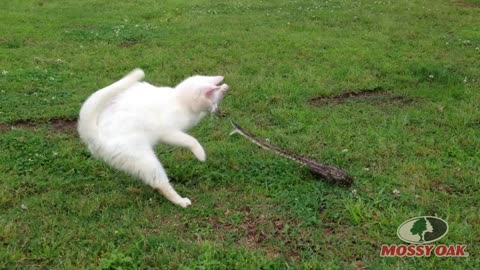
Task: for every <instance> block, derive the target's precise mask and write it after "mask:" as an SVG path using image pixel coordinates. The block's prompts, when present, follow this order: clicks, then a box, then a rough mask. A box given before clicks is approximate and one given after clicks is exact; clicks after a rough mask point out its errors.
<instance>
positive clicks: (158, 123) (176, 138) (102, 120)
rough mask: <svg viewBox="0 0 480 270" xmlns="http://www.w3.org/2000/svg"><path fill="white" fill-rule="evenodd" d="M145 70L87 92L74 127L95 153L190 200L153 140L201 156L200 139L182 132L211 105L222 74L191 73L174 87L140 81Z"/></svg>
mask: <svg viewBox="0 0 480 270" xmlns="http://www.w3.org/2000/svg"><path fill="white" fill-rule="evenodd" d="M144 76H145V74H144V73H143V71H142V70H141V69H135V70H134V71H132V72H131V73H129V74H128V75H127V76H125V77H124V78H122V79H121V80H119V81H118V82H116V83H114V84H112V85H109V86H107V87H105V88H103V89H100V90H98V91H97V92H95V93H94V94H93V95H91V96H90V97H89V98H88V99H87V100H86V101H85V103H84V104H83V106H82V108H81V110H80V118H79V120H78V132H79V134H80V138H81V139H82V140H83V141H84V142H85V143H86V144H87V145H88V148H89V149H90V151H91V152H92V154H93V155H94V156H95V157H97V158H100V159H103V160H104V161H105V162H107V163H108V164H110V165H111V166H113V167H114V168H117V169H119V170H122V171H125V172H127V173H130V174H132V175H134V176H136V177H139V178H141V179H142V180H143V182H145V183H146V184H147V185H150V186H151V187H153V188H154V189H156V190H158V191H159V192H160V193H161V194H163V195H164V196H165V197H166V198H167V199H168V200H170V201H171V202H173V203H174V204H177V205H179V206H181V207H187V206H189V205H190V204H191V201H190V200H189V199H188V198H182V197H180V195H178V194H177V192H176V191H175V190H174V189H173V187H172V186H171V185H170V183H169V180H168V177H167V174H166V173H165V170H164V168H163V167H162V164H161V163H160V161H159V160H158V159H157V157H156V155H155V153H154V150H153V147H154V145H156V144H157V143H166V144H171V145H178V146H183V147H186V148H188V149H190V150H191V151H192V152H193V154H194V155H195V156H196V157H197V158H198V159H199V160H200V161H205V158H206V156H205V151H204V150H203V148H202V146H201V145H200V143H199V142H198V141H197V140H196V139H195V138H194V137H192V136H190V135H188V134H187V133H185V132H186V131H188V130H189V129H191V128H193V127H194V126H195V125H197V124H198V122H199V121H200V120H201V119H202V118H203V117H204V116H205V115H206V114H207V113H208V112H214V111H215V110H216V108H217V106H218V104H219V102H220V101H221V100H222V98H223V96H224V94H225V92H226V91H227V90H228V85H226V84H222V85H221V86H218V84H220V83H221V82H222V81H223V77H222V76H211V77H210V76H193V77H190V78H188V79H186V80H184V81H183V82H181V83H180V84H178V85H177V86H176V87H175V88H170V87H156V86H153V85H151V84H148V83H146V82H141V80H143V78H144Z"/></svg>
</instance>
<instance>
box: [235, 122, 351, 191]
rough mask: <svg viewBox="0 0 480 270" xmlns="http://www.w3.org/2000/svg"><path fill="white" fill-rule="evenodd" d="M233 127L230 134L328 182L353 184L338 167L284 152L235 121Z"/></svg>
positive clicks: (345, 184)
mask: <svg viewBox="0 0 480 270" xmlns="http://www.w3.org/2000/svg"><path fill="white" fill-rule="evenodd" d="M232 125H233V127H234V128H235V129H234V130H233V131H232V132H231V133H230V135H233V134H235V133H238V134H240V135H242V136H243V137H245V138H246V139H248V140H249V141H251V142H253V143H254V144H256V145H258V146H259V147H261V148H263V149H265V150H268V151H272V152H274V153H277V154H279V155H280V156H282V157H286V158H288V159H291V160H293V161H295V162H297V163H300V164H302V165H304V166H306V167H307V168H308V169H309V170H310V171H311V172H312V173H313V174H314V175H316V176H319V177H320V178H322V179H324V180H326V181H327V182H330V183H334V184H339V185H344V186H350V185H351V184H352V183H353V178H352V177H350V176H349V175H348V174H346V173H345V172H344V171H342V170H340V169H338V168H337V167H334V166H330V165H325V164H322V163H319V162H317V161H315V160H311V159H308V158H306V157H303V156H300V155H298V154H295V153H292V152H289V151H287V150H284V149H282V148H280V147H278V146H275V145H272V144H270V143H268V142H267V141H265V140H264V139H262V138H259V137H256V136H255V135H253V134H252V133H250V132H248V131H246V130H245V129H243V128H242V127H240V126H239V125H238V124H236V123H235V122H233V121H232Z"/></svg>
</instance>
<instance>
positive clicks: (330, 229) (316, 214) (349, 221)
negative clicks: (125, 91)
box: [0, 0, 480, 269]
mask: <svg viewBox="0 0 480 270" xmlns="http://www.w3.org/2000/svg"><path fill="white" fill-rule="evenodd" d="M7 2H8V3H7ZM7 2H6V3H3V4H2V7H1V8H0V269H92V268H94V269H95V268H99V269H120V268H121V269H135V268H142V269H143V268H145V269H146V268H151V269H156V268H161V269H285V268H292V269H363V268H368V269H474V268H476V267H478V266H479V265H480V257H479V252H480V248H479V244H480V214H479V213H480V209H479V205H480V195H479V194H480V193H479V192H480V176H479V175H480V169H479V164H480V154H479V151H480V110H479V104H480V92H479V89H480V77H479V74H480V27H479V26H480V16H479V14H480V1H478V0H399V1H390V0H385V1H383V0H382V1H373V0H372V1H367V0H362V1H355V0H331V1H327V0H326V1H313V0H292V1H258V0H242V1H240V0H235V1H208V0H193V1H178V0H168V1H154V0H138V1H113V0H108V1H93V0H89V1H72V0H68V1H44V0H21V1H20V0H19V1H7ZM135 67H141V68H143V69H144V70H145V72H146V80H147V81H149V82H151V83H154V84H157V85H175V84H176V83H178V82H179V81H180V80H182V79H183V78H185V77H188V76H190V75H192V74H208V75H217V74H219V75H224V76H225V82H226V83H228V84H229V85H230V86H231V90H230V91H229V93H228V95H227V97H226V98H225V100H224V102H223V104H222V106H221V111H222V113H221V114H218V115H212V116H211V117H206V118H205V119H204V120H203V122H202V123H201V124H200V125H199V126H198V127H197V128H196V129H195V130H193V131H192V134H193V135H194V136H195V137H196V138H198V140H199V141H200V142H201V143H202V145H203V146H204V148H205V150H206V152H207V162H206V163H200V162H198V161H197V160H196V158H195V157H194V156H193V154H192V153H190V152H189V151H187V150H185V149H179V148H174V147H170V146H163V145H160V146H159V147H158V148H157V154H158V156H159V157H160V160H161V161H162V162H163V164H164V166H165V168H166V170H167V172H168V174H169V176H170V178H171V181H172V182H173V184H174V186H175V188H176V189H177V191H178V192H179V193H180V194H182V195H183V196H186V197H188V198H190V199H192V203H193V205H192V206H191V207H190V208H187V209H181V208H179V207H177V206H175V205H173V204H171V203H169V202H167V201H166V200H165V199H164V198H163V197H161V196H159V195H158V194H156V193H155V192H154V191H153V190H151V189H150V188H148V187H146V186H144V185H143V184H142V183H141V182H140V181H138V180H136V179H133V178H132V177H129V176H128V175H126V174H123V173H120V172H117V171H115V170H112V169H110V168H109V167H108V166H107V165H105V164H104V163H103V162H101V161H98V160H94V159H93V158H92V157H91V156H90V154H89V152H88V150H87V148H86V147H85V146H84V145H83V144H82V143H81V142H80V141H79V138H78V136H77V134H76V131H75V126H74V125H75V121H74V119H75V117H76V116H77V114H78V111H79V109H80V106H81V104H82V102H83V101H84V100H85V99H86V98H87V97H88V96H89V95H90V94H91V93H92V92H94V91H95V90H97V89H99V88H101V87H104V86H105V85H108V84H110V83H112V82H114V81H115V80H118V79H119V78H120V77H122V76H123V75H124V74H126V73H127V72H128V71H130V70H132V69H133V68H135ZM369 89H376V90H377V92H371V91H365V93H364V94H345V93H348V92H351V91H353V92H359V91H362V90H369ZM336 95H337V97H336V98H335V96H336ZM48 119H53V120H48ZM72 119H73V120H72ZM231 119H233V120H235V121H236V122H238V123H239V124H240V125H242V126H243V127H244V128H245V129H247V130H249V131H251V132H252V133H254V134H256V135H258V136H260V137H263V138H268V139H269V140H270V142H271V143H273V144H276V145H279V146H282V147H285V148H287V149H289V150H291V151H294V152H298V153H301V154H303V155H305V156H308V157H311V158H313V159H316V160H319V161H322V162H325V163H327V164H332V165H336V166H338V167H340V168H342V169H344V170H345V171H347V172H348V173H349V174H350V175H351V176H353V177H354V179H355V183H354V185H353V186H352V187H350V188H345V187H340V186H335V185H331V184H327V183H324V182H322V181H319V180H318V179H315V178H313V177H312V176H311V175H310V174H309V173H308V171H306V170H305V169H302V168H300V167H298V166H297V165H296V164H294V163H292V162H291V161H289V160H286V159H284V158H282V157H280V156H277V155H275V154H273V153H270V152H266V151H264V150H261V149H259V148H258V147H256V146H255V145H253V144H252V143H250V142H248V141H247V140H245V139H244V138H242V137H240V136H238V135H237V136H231V137H229V136H228V133H229V132H230V131H231V129H232V128H231V125H230V120H231ZM420 215H431V216H438V217H440V218H442V219H444V220H446V221H447V222H448V224H449V226H450V227H449V232H448V234H447V235H446V236H445V237H444V238H442V239H441V240H440V241H438V242H435V243H434V244H445V245H450V244H465V245H467V248H466V251H467V252H468V253H469V254H470V256H469V257H467V258H440V257H436V256H431V257H428V258H426V257H423V258H407V257H403V258H399V257H397V258H382V257H380V247H381V245H382V244H388V245H391V244H404V242H402V241H401V240H400V239H399V238H398V237H397V235H396V231H397V228H398V226H399V225H400V224H401V223H402V222H404V221H405V220H407V219H409V218H412V217H415V216H420Z"/></svg>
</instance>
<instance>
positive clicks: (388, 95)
mask: <svg viewBox="0 0 480 270" xmlns="http://www.w3.org/2000/svg"><path fill="white" fill-rule="evenodd" d="M349 100H355V101H362V102H367V103H372V104H375V105H384V104H397V105H406V104H410V103H413V102H415V101H416V100H415V99H414V98H411V97H405V96H400V95H396V94H393V93H392V92H390V91H388V90H385V89H383V88H382V87H375V88H372V89H361V90H356V91H353V90H349V91H346V92H343V93H340V94H338V95H325V96H318V97H315V98H312V99H310V100H309V101H308V104H310V105H313V106H323V105H328V104H334V105H338V104H342V103H345V102H347V101H349Z"/></svg>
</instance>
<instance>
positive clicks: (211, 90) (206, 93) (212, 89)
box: [202, 85, 220, 98]
mask: <svg viewBox="0 0 480 270" xmlns="http://www.w3.org/2000/svg"><path fill="white" fill-rule="evenodd" d="M218 89H220V87H219V86H216V85H212V86H208V87H206V88H204V89H203V90H202V93H203V95H204V96H206V97H207V98H209V97H211V96H212V95H213V93H215V91H217V90H218Z"/></svg>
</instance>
